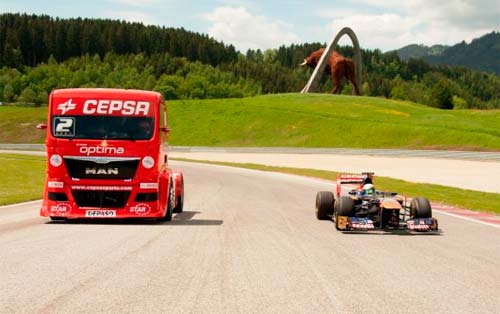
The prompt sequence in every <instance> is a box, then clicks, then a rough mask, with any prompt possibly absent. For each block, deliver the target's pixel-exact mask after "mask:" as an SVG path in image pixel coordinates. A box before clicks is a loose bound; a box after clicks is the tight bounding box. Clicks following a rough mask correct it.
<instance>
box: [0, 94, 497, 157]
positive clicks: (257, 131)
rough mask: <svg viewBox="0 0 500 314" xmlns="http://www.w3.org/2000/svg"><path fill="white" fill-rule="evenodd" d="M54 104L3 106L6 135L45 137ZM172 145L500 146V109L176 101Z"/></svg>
mask: <svg viewBox="0 0 500 314" xmlns="http://www.w3.org/2000/svg"><path fill="white" fill-rule="evenodd" d="M46 113H47V109H46V107H42V108H18V107H5V106H3V107H0V134H1V137H0V141H1V142H3V143H43V140H44V132H39V131H37V130H36V129H35V128H34V126H35V125H36V124H37V123H40V122H44V120H45V119H46ZM169 119H170V126H171V128H172V133H171V137H170V144H171V145H179V146H234V147H236V146H263V147H264V146H274V147H287V146H288V147H353V148H409V149H454V150H482V151H499V150H500V128H499V127H498V125H500V111H499V110H488V111H484V110H481V111H479V110H477V111H476V110H449V111H445V110H439V109H434V108H430V107H427V106H423V105H419V104H415V103H410V102H402V101H394V100H387V99H383V98H372V97H352V96H341V95H340V96H339V95H336V96H332V95H328V94H309V95H302V94H275V95H265V96H258V97H251V98H239V99H212V100H178V101H170V102H169Z"/></svg>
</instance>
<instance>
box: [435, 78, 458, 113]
mask: <svg viewBox="0 0 500 314" xmlns="http://www.w3.org/2000/svg"><path fill="white" fill-rule="evenodd" d="M430 105H431V106H433V107H436V108H440V109H453V95H452V94H451V91H450V88H449V86H448V82H447V81H446V80H445V79H441V80H439V82H438V83H437V84H436V85H435V86H434V88H433V89H432V92H431V99H430Z"/></svg>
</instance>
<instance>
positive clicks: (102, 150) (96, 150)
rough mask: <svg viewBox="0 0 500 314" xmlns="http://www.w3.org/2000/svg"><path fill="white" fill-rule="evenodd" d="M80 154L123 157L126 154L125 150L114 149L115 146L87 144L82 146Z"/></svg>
mask: <svg viewBox="0 0 500 314" xmlns="http://www.w3.org/2000/svg"><path fill="white" fill-rule="evenodd" d="M79 150H80V153H81V154H84V155H87V156H90V155H95V154H105V155H122V154H123V153H125V148H123V147H114V146H106V145H103V146H87V145H85V144H81V145H80V148H79Z"/></svg>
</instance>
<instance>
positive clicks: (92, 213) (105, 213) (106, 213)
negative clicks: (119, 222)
mask: <svg viewBox="0 0 500 314" xmlns="http://www.w3.org/2000/svg"><path fill="white" fill-rule="evenodd" d="M85 217H116V210H110V209H108V210H102V209H92V210H86V211H85Z"/></svg>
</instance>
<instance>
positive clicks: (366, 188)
mask: <svg viewBox="0 0 500 314" xmlns="http://www.w3.org/2000/svg"><path fill="white" fill-rule="evenodd" d="M363 195H375V186H373V184H371V183H367V184H365V185H363Z"/></svg>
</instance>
